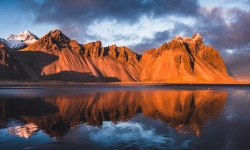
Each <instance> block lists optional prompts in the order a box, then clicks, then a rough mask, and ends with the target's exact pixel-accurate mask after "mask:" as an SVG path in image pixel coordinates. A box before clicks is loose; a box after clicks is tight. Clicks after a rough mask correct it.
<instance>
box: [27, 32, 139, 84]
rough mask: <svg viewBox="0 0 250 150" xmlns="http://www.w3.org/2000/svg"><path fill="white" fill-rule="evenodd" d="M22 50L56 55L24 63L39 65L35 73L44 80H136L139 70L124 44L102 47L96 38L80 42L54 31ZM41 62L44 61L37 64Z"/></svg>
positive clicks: (132, 53)
mask: <svg viewBox="0 0 250 150" xmlns="http://www.w3.org/2000/svg"><path fill="white" fill-rule="evenodd" d="M22 51H23V53H25V52H26V53H27V52H30V53H35V52H39V51H40V52H43V53H46V54H49V55H51V57H57V59H56V60H55V61H53V62H52V61H51V59H49V60H48V58H47V57H46V58H43V60H41V58H40V59H38V60H32V61H31V62H27V63H28V64H30V65H31V66H32V68H36V67H37V66H39V69H37V71H36V74H37V75H40V76H41V78H42V79H45V80H63V81H85V82H93V81H104V82H105V81H139V78H138V77H139V72H138V69H137V68H136V67H135V66H134V64H136V63H138V60H137V59H136V58H137V54H135V53H134V52H132V51H131V50H129V49H128V48H126V47H116V46H111V47H106V48H104V47H103V46H102V44H101V42H100V41H97V42H93V43H88V44H84V45H80V44H78V43H77V42H76V41H74V40H71V39H69V38H68V37H66V36H65V35H64V34H62V32H61V31H59V30H54V31H51V32H50V33H48V34H47V35H45V36H44V37H42V38H41V39H40V40H38V41H37V42H35V43H34V44H31V45H30V46H28V47H27V48H25V49H24V50H22ZM24 57H25V56H24ZM26 57H27V56H26ZM28 60H30V59H28ZM44 62H48V63H45V64H46V65H45V66H43V65H41V63H44ZM50 62H51V63H50Z"/></svg>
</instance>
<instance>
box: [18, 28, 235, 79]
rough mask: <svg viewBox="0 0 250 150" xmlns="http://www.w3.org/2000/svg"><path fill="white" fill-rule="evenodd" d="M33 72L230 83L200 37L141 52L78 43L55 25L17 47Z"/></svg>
mask: <svg viewBox="0 0 250 150" xmlns="http://www.w3.org/2000/svg"><path fill="white" fill-rule="evenodd" d="M16 57H17V58H18V59H19V61H20V62H21V64H22V66H25V68H26V69H25V70H26V72H28V74H29V75H30V76H31V77H32V78H35V77H39V78H41V79H44V80H61V81H76V82H109V81H116V82H140V81H141V82H170V83H231V82H236V81H235V80H234V79H233V78H232V77H230V76H229V75H228V74H227V70H226V67H225V65H224V62H223V60H222V58H221V56H220V54H219V52H218V51H217V50H215V49H214V48H213V47H211V46H206V45H204V43H203V40H202V37H201V36H200V35H199V34H195V35H194V36H193V37H192V38H187V37H179V36H177V37H175V38H174V39H173V40H171V41H170V42H169V43H164V44H163V45H162V46H160V47H159V48H154V49H151V50H148V51H146V52H145V53H143V54H142V55H138V54H136V53H134V52H133V51H132V50H130V49H129V48H127V47H124V46H121V47H118V46H116V45H111V46H108V47H103V46H102V43H101V41H96V42H91V43H87V44H83V45H82V44H79V43H78V42H77V41H75V40H71V39H70V38H68V37H67V36H65V35H64V34H63V33H62V32H61V31H60V30H53V31H50V32H49V33H48V34H46V35H45V36H43V37H42V38H41V39H39V40H37V41H36V42H34V43H33V44H31V45H29V46H28V47H26V48H25V49H23V50H21V51H19V52H17V54H16Z"/></svg>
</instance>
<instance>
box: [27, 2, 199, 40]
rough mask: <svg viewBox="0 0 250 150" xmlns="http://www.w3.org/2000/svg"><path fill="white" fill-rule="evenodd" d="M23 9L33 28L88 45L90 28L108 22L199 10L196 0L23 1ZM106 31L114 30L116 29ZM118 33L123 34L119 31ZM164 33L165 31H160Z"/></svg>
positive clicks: (131, 22) (130, 22)
mask: <svg viewBox="0 0 250 150" xmlns="http://www.w3.org/2000/svg"><path fill="white" fill-rule="evenodd" d="M22 7H23V8H24V10H28V12H30V11H32V14H34V16H33V21H34V23H35V24H41V23H42V24H55V25H57V26H58V27H59V28H60V29H61V30H62V31H63V32H65V33H66V34H67V35H68V36H72V38H74V39H76V40H79V41H80V42H86V41H88V39H86V38H85V37H87V38H88V37H94V36H93V35H92V33H90V31H89V28H90V27H91V26H92V25H93V24H94V25H96V24H102V23H103V22H105V21H106V22H108V21H109V22H117V24H119V25H122V24H123V25H131V26H132V25H134V24H138V23H139V22H140V21H141V19H142V18H148V19H149V20H157V19H159V18H164V17H168V16H171V15H172V16H181V17H195V16H197V15H198V13H199V9H200V6H199V2H198V1H197V0H189V1H186V0H179V1H176V0H168V1H166V0H126V1H123V0H105V1H103V0H84V1H82V0H71V1H67V2H65V1H61V0H53V1H52V0H43V1H24V3H23V5H22ZM153 22H154V21H153ZM99 27H100V26H99ZM109 28H117V26H110V27H109ZM119 29H120V30H123V28H122V27H120V28H119ZM163 30H166V29H161V31H163ZM102 32H103V31H102ZM156 32H159V31H156ZM96 37H97V38H98V36H96ZM106 38H107V37H106ZM139 40H140V39H139Z"/></svg>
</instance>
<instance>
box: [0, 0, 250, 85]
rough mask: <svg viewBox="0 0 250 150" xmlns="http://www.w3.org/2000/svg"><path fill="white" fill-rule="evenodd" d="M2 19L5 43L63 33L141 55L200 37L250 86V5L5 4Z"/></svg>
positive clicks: (244, 1)
mask: <svg viewBox="0 0 250 150" xmlns="http://www.w3.org/2000/svg"><path fill="white" fill-rule="evenodd" d="M0 13H1V14H2V17H1V23H0V37H1V38H5V39H6V38H7V37H8V36H9V35H10V34H18V33H20V32H22V31H25V30H29V31H31V32H32V33H34V34H36V35H37V36H38V37H42V36H43V35H45V34H46V33H48V32H49V31H50V30H54V29H59V30H61V31H62V32H63V33H64V34H66V35H67V36H68V37H70V38H72V39H74V40H77V41H78V42H79V43H81V44H84V43H87V42H93V41H97V40H101V41H102V44H103V45H104V46H108V45H112V44H116V45H118V46H122V45H124V46H127V47H129V48H130V49H132V50H133V51H135V52H137V53H139V54H141V53H143V52H144V51H146V50H148V49H151V48H155V47H159V46H160V45H162V44H163V43H164V42H168V41H170V40H171V39H172V38H174V37H175V36H177V35H180V36H188V37H191V36H192V35H193V34H195V33H200V35H201V36H202V37H203V41H204V42H205V44H207V45H212V46H213V47H214V48H215V49H217V50H218V51H219V52H220V53H221V55H222V57H223V59H224V62H225V64H226V66H227V68H228V72H229V73H230V75H232V76H234V77H235V78H236V79H238V80H240V81H248V82H250V64H249V63H250V53H249V52H250V0H237V1H235V0H209V1H208V0H70V1H66V0H22V1H21V0H1V1H0Z"/></svg>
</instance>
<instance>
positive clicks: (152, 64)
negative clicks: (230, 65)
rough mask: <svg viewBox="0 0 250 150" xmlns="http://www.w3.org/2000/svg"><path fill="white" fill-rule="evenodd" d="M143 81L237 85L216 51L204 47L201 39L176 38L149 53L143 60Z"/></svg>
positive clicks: (194, 37) (141, 78) (143, 55)
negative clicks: (233, 83)
mask: <svg viewBox="0 0 250 150" xmlns="http://www.w3.org/2000/svg"><path fill="white" fill-rule="evenodd" d="M141 65H142V66H143V67H142V70H141V74H140V80H141V81H157V82H162V81H163V82H175V83H183V82H184V83H185V82H191V83H192V82H193V83H196V82H199V83H200V82H210V83H220V82H234V79H233V78H231V77H229V76H228V74H227V71H226V67H225V64H224V62H223V60H222V58H221V56H220V54H219V52H218V51H217V50H215V49H214V48H213V47H212V46H206V45H204V43H203V41H202V37H201V36H200V35H199V34H195V35H194V36H193V37H192V38H187V37H179V36H177V37H175V38H174V39H173V40H171V41H170V42H169V43H164V44H163V45H162V46H161V47H159V48H155V49H152V50H148V51H146V52H145V53H144V54H142V58H141Z"/></svg>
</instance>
